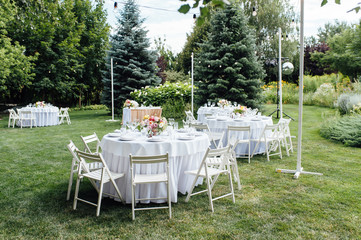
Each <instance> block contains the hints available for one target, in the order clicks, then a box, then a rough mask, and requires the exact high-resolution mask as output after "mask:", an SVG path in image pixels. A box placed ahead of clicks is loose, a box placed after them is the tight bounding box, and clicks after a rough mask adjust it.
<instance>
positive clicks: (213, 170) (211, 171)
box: [184, 167, 228, 178]
mask: <svg viewBox="0 0 361 240" xmlns="http://www.w3.org/2000/svg"><path fill="white" fill-rule="evenodd" d="M207 172H208V176H215V175H218V174H221V173H227V172H228V170H224V169H217V168H211V167H208V168H207ZM184 173H185V174H191V175H197V173H198V169H194V170H190V171H185V172H184ZM198 176H200V177H203V178H205V177H206V171H205V169H204V168H202V170H201V171H200V173H199V174H198Z"/></svg>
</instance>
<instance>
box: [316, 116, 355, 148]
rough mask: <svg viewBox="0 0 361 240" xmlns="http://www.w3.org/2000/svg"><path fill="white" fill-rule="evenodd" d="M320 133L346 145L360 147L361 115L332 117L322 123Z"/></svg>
mask: <svg viewBox="0 0 361 240" xmlns="http://www.w3.org/2000/svg"><path fill="white" fill-rule="evenodd" d="M320 134H321V136H323V137H325V138H327V139H332V140H335V141H339V142H342V143H343V144H345V145H346V146H351V147H361V115H354V116H344V117H342V118H339V119H337V118H336V119H335V118H333V119H331V120H329V121H327V122H326V123H324V124H323V126H322V128H321V130H320Z"/></svg>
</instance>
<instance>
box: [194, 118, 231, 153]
mask: <svg viewBox="0 0 361 240" xmlns="http://www.w3.org/2000/svg"><path fill="white" fill-rule="evenodd" d="M189 126H190V127H193V128H195V129H196V130H197V131H201V132H204V133H206V134H207V135H208V138H209V141H210V142H211V143H213V144H214V146H215V147H216V148H218V147H219V146H221V145H220V144H219V145H218V146H217V144H216V140H219V141H220V142H221V141H222V139H223V134H224V133H219V134H217V133H212V132H211V130H210V129H209V127H208V124H206V123H202V124H199V123H197V124H195V123H191V124H190V125H189Z"/></svg>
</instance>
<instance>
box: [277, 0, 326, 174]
mask: <svg viewBox="0 0 361 240" xmlns="http://www.w3.org/2000/svg"><path fill="white" fill-rule="evenodd" d="M300 1H301V24H300V76H299V78H300V81H299V85H298V87H299V103H298V136H297V167H296V170H288V169H276V172H283V173H294V174H295V175H294V178H298V177H299V176H300V174H312V175H323V174H322V173H315V172H306V171H303V168H302V166H301V152H302V115H303V72H304V69H303V68H304V65H303V63H304V62H303V61H304V60H303V59H304V45H303V44H304V41H303V40H304V39H303V38H304V32H303V28H304V27H303V23H304V0H300Z"/></svg>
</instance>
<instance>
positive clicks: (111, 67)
mask: <svg viewBox="0 0 361 240" xmlns="http://www.w3.org/2000/svg"><path fill="white" fill-rule="evenodd" d="M110 71H111V73H110V76H111V77H110V78H111V82H112V83H111V84H112V121H114V87H113V58H111V59H110Z"/></svg>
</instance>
